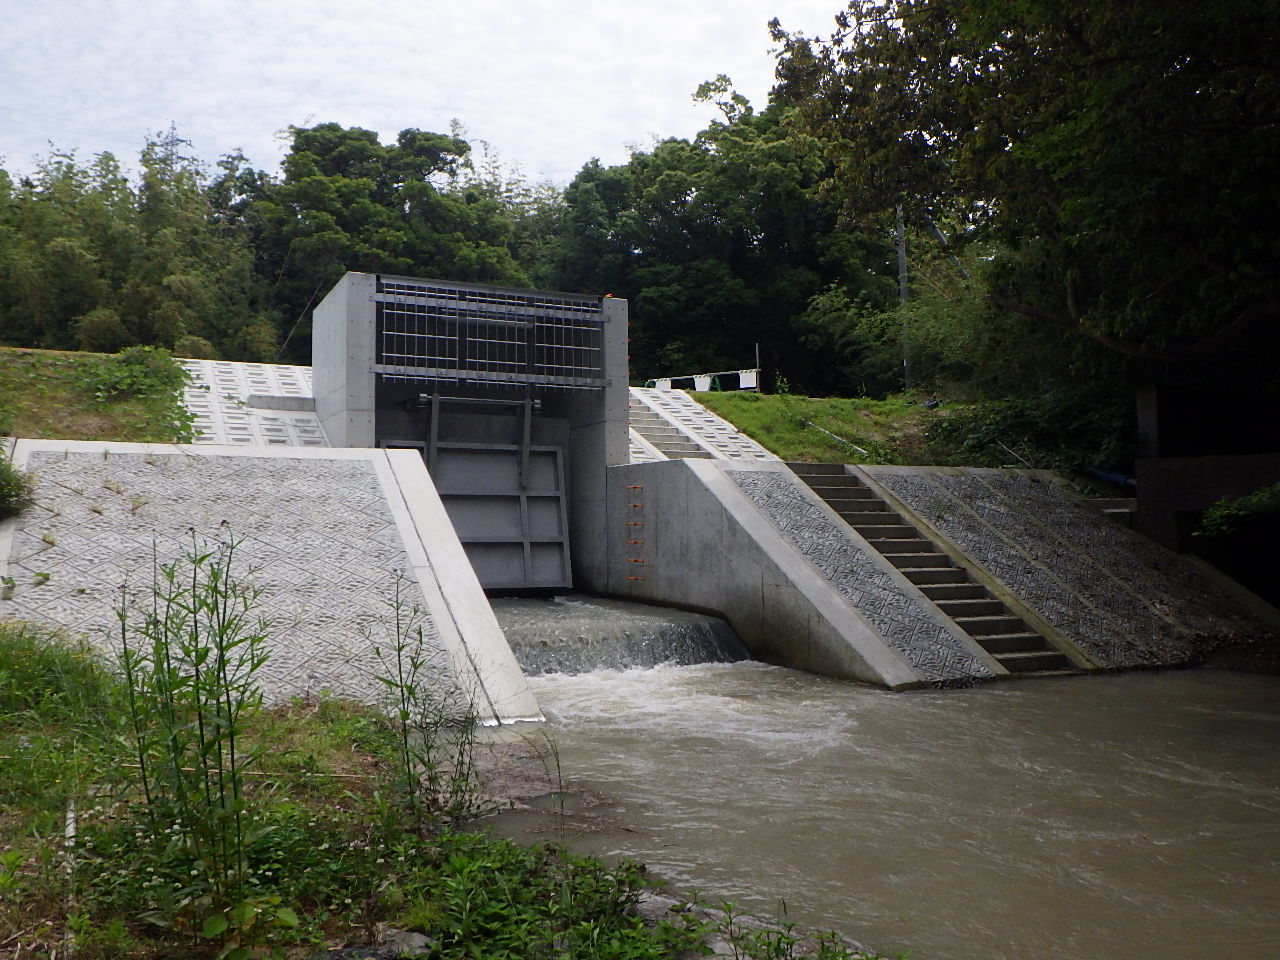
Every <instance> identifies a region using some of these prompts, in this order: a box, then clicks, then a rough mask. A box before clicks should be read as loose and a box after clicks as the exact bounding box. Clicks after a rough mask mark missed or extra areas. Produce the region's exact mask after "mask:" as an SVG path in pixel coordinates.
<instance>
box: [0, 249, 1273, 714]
mask: <svg viewBox="0 0 1280 960" xmlns="http://www.w3.org/2000/svg"><path fill="white" fill-rule="evenodd" d="M626 318H627V304H626V302H625V301H621V300H616V299H612V298H607V297H591V296H584V295H580V294H566V293H553V292H547V291H537V290H518V289H512V288H504V287H493V286H488V285H481V284H461V283H450V282H445V281H437V280H427V279H422V278H414V277H392V276H381V275H371V274H347V275H346V276H345V277H344V278H343V279H342V280H341V281H340V282H339V283H338V284H337V286H335V287H334V289H333V290H332V291H331V292H330V293H329V295H328V296H327V297H325V299H324V301H323V302H322V303H321V304H320V305H319V306H318V307H317V308H316V311H315V317H314V331H315V332H314V353H315V366H314V368H307V367H295V366H288V365H281V364H242V363H230V362H223V361H208V360H189V361H183V362H184V363H185V364H186V366H187V369H188V372H189V373H190V374H191V376H192V382H191V384H190V385H189V386H188V388H187V390H186V403H187V405H188V407H189V408H190V409H191V411H192V412H193V414H194V415H195V418H196V426H197V428H198V429H199V430H200V431H201V436H200V437H199V438H198V440H197V442H196V443H195V444H193V445H189V446H176V445H163V444H113V443H76V442H72V441H31V440H21V441H18V442H17V444H16V448H12V449H11V453H12V455H13V457H14V459H15V462H16V463H17V465H18V466H19V467H21V468H24V469H29V470H32V471H33V472H34V473H35V475H36V478H37V487H36V504H35V506H33V507H32V508H30V509H28V510H27V511H25V512H24V513H23V514H22V515H20V516H19V517H18V518H16V519H12V520H9V521H6V522H5V523H3V524H0V573H2V574H3V575H5V576H7V577H9V578H11V579H12V581H13V587H12V589H9V590H6V592H5V596H4V599H0V616H7V617H20V618H27V619H31V620H36V621H43V622H49V623H54V624H57V625H59V626H62V627H64V628H67V629H69V630H71V631H75V632H80V633H88V634H95V632H96V633H97V634H98V635H101V636H103V637H104V641H103V642H105V643H111V642H113V641H112V640H111V639H110V638H108V637H107V635H106V634H105V633H102V629H103V628H104V627H108V626H110V625H113V624H115V623H116V618H115V615H114V612H113V605H114V603H115V602H116V600H117V590H118V587H119V586H120V584H122V583H124V582H126V581H127V582H128V583H129V584H130V587H131V588H139V589H141V588H145V587H146V586H147V585H148V584H149V582H150V577H151V571H152V569H153V554H154V555H158V558H159V560H160V561H161V562H170V561H173V560H176V559H179V558H180V557H181V556H182V555H183V553H184V552H185V551H187V550H189V549H190V547H191V540H190V537H191V531H193V530H194V533H195V535H196V536H197V537H205V538H216V537H219V536H226V535H227V533H226V532H225V531H229V535H230V536H232V537H234V538H237V539H239V538H243V544H242V548H241V550H240V556H241V557H242V559H243V560H244V561H245V562H246V564H247V565H248V566H249V567H251V568H255V569H256V571H257V575H256V577H251V579H256V581H257V583H256V585H257V586H260V587H261V588H263V590H264V594H263V604H264V606H263V611H262V612H263V613H264V615H265V616H267V617H268V618H269V619H270V620H271V621H273V626H272V632H271V636H272V647H271V658H270V660H269V662H268V665H267V667H266V669H265V672H266V676H267V686H268V693H269V695H270V696H272V697H276V698H279V697H285V696H290V695H294V694H302V695H306V694H313V693H317V692H319V691H321V690H329V691H332V692H335V693H339V694H342V695H347V696H354V697H360V698H362V699H376V697H377V694H378V693H379V690H378V684H377V681H376V680H375V679H374V674H375V673H376V672H378V671H379V663H378V658H377V656H376V655H375V653H374V649H375V647H376V646H379V645H385V643H386V640H387V634H386V632H385V631H386V626H385V625H386V622H387V620H388V615H389V613H390V612H391V611H390V607H389V604H390V602H391V600H392V597H393V592H394V586H395V583H396V576H397V571H403V573H404V576H405V577H406V578H407V579H406V580H404V581H401V584H402V586H405V585H406V584H407V585H408V586H409V588H410V593H411V596H410V597H409V603H408V605H409V606H416V607H418V608H419V609H420V610H421V612H422V617H423V620H422V626H423V635H424V639H425V640H426V642H427V644H428V645H429V647H430V648H431V649H432V650H434V652H435V657H434V658H433V662H434V663H435V664H438V669H437V673H438V679H439V682H440V684H441V685H442V687H447V688H451V689H455V690H457V691H460V692H461V693H462V694H465V695H466V696H467V697H469V698H470V699H471V700H472V701H473V703H474V706H475V709H476V710H477V712H478V713H479V714H480V715H481V716H483V717H485V718H486V719H489V720H492V721H498V722H506V721H511V720H518V719H536V718H538V717H540V712H539V708H538V705H537V703H536V702H535V700H534V698H533V696H532V694H531V693H530V691H529V687H528V685H527V683H526V681H525V678H524V675H523V674H522V673H521V671H520V668H519V666H518V664H517V662H516V659H515V657H514V655H513V654H512V652H511V649H510V646H509V645H508V643H507V641H506V638H505V637H504V636H503V634H502V630H501V628H500V627H499V625H498V622H497V620H496V619H495V617H494V614H493V611H492V608H491V607H490V604H489V600H488V598H487V596H486V591H488V592H489V593H490V594H496V593H503V592H509V591H512V590H517V591H528V590H530V589H534V590H542V591H547V590H563V589H566V588H570V587H573V588H576V589H579V590H585V591H590V592H594V593H597V594H603V595H607V596H611V597H615V598H619V599H624V600H637V601H642V602H647V603H651V604H664V605H668V606H676V607H681V608H685V609H688V610H692V611H697V612H702V613H709V614H715V615H718V616H721V617H724V618H725V619H726V620H728V621H729V623H730V624H731V625H732V626H733V628H734V629H735V630H736V632H737V634H738V636H739V637H740V638H741V640H742V641H743V643H744V644H745V646H746V648H747V650H748V651H749V652H750V653H751V654H752V655H753V656H755V657H757V658H759V659H761V660H765V661H768V662H772V663H777V664H781V665H785V666H790V667H795V668H798V669H801V670H807V671H811V672H815V673H820V674H825V675H828V676H834V677H839V678H844V679H849V680H856V681H861V682H865V683H871V684H876V685H879V686H883V687H888V688H890V689H894V690H902V689H911V688H916V687H928V686H935V687H945V686H957V685H967V684H972V683H976V682H981V681H984V680H991V679H998V678H1007V677H1019V676H1054V675H1060V674H1072V673H1080V672H1084V671H1091V670H1098V669H1120V668H1127V667H1151V666H1162V665H1174V664H1181V663H1187V662H1193V661H1196V660H1198V659H1200V658H1203V657H1204V656H1205V655H1206V654H1207V653H1209V652H1211V651H1212V650H1214V649H1215V648H1217V647H1219V646H1222V645H1224V644H1232V643H1240V642H1247V641H1260V642H1264V643H1277V642H1280V614H1277V613H1276V611H1274V610H1272V609H1271V608H1269V607H1267V606H1266V605H1265V604H1262V603H1261V601H1258V600H1257V599H1256V598H1252V597H1250V596H1245V595H1243V593H1242V592H1239V588H1234V589H1233V585H1230V584H1228V583H1224V581H1223V579H1222V578H1220V577H1215V576H1214V575H1213V574H1212V573H1211V572H1209V571H1206V570H1204V569H1201V568H1200V567H1198V566H1196V565H1195V564H1193V563H1192V562H1190V561H1189V560H1187V559H1186V558H1183V557H1180V556H1178V555H1176V554H1174V553H1172V552H1170V551H1168V550H1165V549H1164V548H1162V547H1159V546H1158V545H1156V544H1154V543H1152V542H1151V541H1149V540H1146V539H1145V538H1143V537H1141V536H1139V535H1138V534H1135V533H1133V532H1132V531H1130V530H1127V529H1125V528H1123V527H1121V526H1119V525H1118V524H1115V523H1114V522H1113V521H1111V520H1109V519H1107V518H1106V517H1105V516H1104V515H1103V514H1102V513H1101V512H1099V511H1096V510H1093V509H1091V508H1089V507H1087V506H1085V505H1084V504H1083V503H1082V502H1080V501H1078V500H1076V499H1075V498H1074V497H1073V496H1071V495H1070V494H1069V493H1067V492H1066V491H1065V490H1064V489H1062V488H1061V487H1060V486H1059V485H1058V484H1057V483H1056V482H1055V481H1054V480H1053V478H1052V476H1051V475H1049V474H1044V473H1036V472H1034V471H1006V470H985V471H984V470H969V469H943V468H929V467H884V466H864V467H846V466H843V465H840V464H791V465H788V464H784V463H782V462H781V461H779V460H778V459H777V458H776V457H775V456H773V455H772V454H771V453H769V452H768V451H767V450H765V449H764V448H763V447H761V446H760V445H759V444H757V443H755V442H754V441H752V440H751V439H749V438H747V437H745V436H743V435H742V434H740V433H739V432H738V431H737V430H736V429H735V428H734V427H733V426H732V425H731V424H729V423H727V422H726V421H724V420H722V419H721V418H719V417H717V416H716V415H714V414H712V413H711V412H710V411H708V410H706V409H705V408H703V407H702V406H701V405H700V404H698V403H697V402H696V401H695V400H694V399H693V398H691V397H690V396H689V395H687V394H685V393H684V392H682V391H677V390H660V389H640V388H628V387H627V371H626V339H627V338H626ZM313 382H314V390H313V386H312V385H313ZM331 444H332V445H334V446H331ZM11 447H12V445H11ZM224 522H225V523H226V525H227V526H226V527H224V526H223V524H224Z"/></svg>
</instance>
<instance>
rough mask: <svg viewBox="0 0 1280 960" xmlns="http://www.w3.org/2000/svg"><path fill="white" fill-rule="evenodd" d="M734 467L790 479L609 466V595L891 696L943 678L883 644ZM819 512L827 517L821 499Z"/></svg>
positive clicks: (663, 466) (708, 465) (700, 464)
mask: <svg viewBox="0 0 1280 960" xmlns="http://www.w3.org/2000/svg"><path fill="white" fill-rule="evenodd" d="M726 466H728V467H732V468H735V469H747V470H755V471H764V472H767V473H769V474H773V475H777V476H781V477H783V478H786V479H787V480H788V481H789V482H794V481H793V480H792V479H791V474H790V471H788V470H787V469H786V467H785V466H784V465H782V464H763V463H762V464H758V465H755V464H753V465H750V466H749V467H748V466H747V465H746V464H729V465H726V464H723V463H719V462H714V461H710V460H668V461H665V462H660V463H643V464H632V465H630V466H623V467H612V468H610V470H609V482H608V488H609V492H608V495H609V507H610V509H609V517H610V529H609V531H608V543H609V581H608V584H607V587H608V590H609V592H610V593H612V594H614V595H615V596H619V597H626V598H629V599H637V600H648V601H651V602H654V603H666V604H673V605H677V606H683V607H687V608H690V609H695V610H701V611H705V612H710V613H716V614H719V615H720V616H723V617H725V618H727V619H728V620H729V622H730V623H731V624H732V625H733V627H734V629H735V630H736V631H737V633H738V635H739V637H741V638H742V641H743V643H744V644H746V646H747V649H749V650H750V651H751V652H752V654H753V655H754V656H756V657H759V658H760V659H762V660H766V661H769V662H773V663H781V664H785V665H786V666H791V667H795V668H797V669H801V670H809V671H812V672H814V673H820V674H825V675H827V676H834V677H841V678H844V679H850V680H861V681H864V682H867V683H874V684H878V685H881V686H886V687H890V688H893V689H907V688H911V687H919V686H926V685H928V684H930V683H931V682H935V678H931V677H928V676H926V675H923V674H922V673H921V671H920V670H918V669H917V668H916V667H914V666H913V665H912V664H911V663H910V662H908V660H907V659H906V658H905V657H904V656H903V655H902V654H901V653H899V652H897V651H895V650H894V649H893V648H892V647H891V646H890V645H889V644H888V643H886V641H885V638H884V635H883V634H882V633H881V631H880V630H879V629H878V628H877V627H876V626H874V625H873V623H872V622H871V620H870V619H869V618H868V616H867V615H865V614H863V613H861V612H860V611H859V610H858V609H857V608H856V607H854V606H853V605H852V604H851V603H850V601H849V599H848V598H847V597H846V596H845V595H843V594H842V593H841V591H840V590H839V588H838V587H837V586H836V585H834V584H833V583H832V582H831V581H830V580H829V579H828V578H827V577H825V576H824V575H823V574H822V573H821V572H820V571H819V570H818V569H817V568H816V567H815V566H814V565H813V564H812V563H811V562H810V561H809V560H808V559H806V558H805V556H804V555H803V554H802V553H800V552H799V551H798V550H797V549H796V547H795V546H794V545H793V544H792V543H791V542H789V541H788V539H787V538H786V537H785V536H784V534H783V533H782V531H781V530H780V529H779V527H778V526H777V524H776V523H775V522H773V521H772V520H771V519H770V518H769V517H767V516H766V515H765V514H764V513H763V512H762V511H761V509H760V508H759V507H758V506H757V505H756V504H755V503H753V502H752V501H751V500H750V499H749V498H748V497H747V496H746V494H745V493H744V492H743V489H742V488H741V487H740V486H739V485H738V483H737V482H735V480H734V479H733V478H732V477H731V476H730V473H729V472H728V470H727V469H726ZM813 507H814V509H815V510H817V511H824V510H825V511H827V512H828V513H829V510H828V508H826V506H825V504H822V503H821V502H820V501H817V500H816V499H815V500H814V501H813ZM832 516H833V515H832ZM629 524H642V526H641V525H637V526H628V525H629ZM632 540H634V541H642V542H636V543H628V541H632Z"/></svg>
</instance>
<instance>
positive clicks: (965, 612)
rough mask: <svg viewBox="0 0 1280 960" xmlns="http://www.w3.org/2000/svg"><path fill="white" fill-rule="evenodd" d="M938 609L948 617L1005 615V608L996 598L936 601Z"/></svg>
mask: <svg viewBox="0 0 1280 960" xmlns="http://www.w3.org/2000/svg"><path fill="white" fill-rule="evenodd" d="M933 602H934V603H936V604H937V605H938V609H939V610H941V611H942V612H943V613H945V614H946V615H947V616H948V617H952V618H955V617H981V616H990V615H992V614H1001V613H1005V612H1006V611H1005V606H1004V604H1003V603H1001V602H1000V601H999V600H996V599H995V598H994V597H978V598H965V599H963V600H934V601H933Z"/></svg>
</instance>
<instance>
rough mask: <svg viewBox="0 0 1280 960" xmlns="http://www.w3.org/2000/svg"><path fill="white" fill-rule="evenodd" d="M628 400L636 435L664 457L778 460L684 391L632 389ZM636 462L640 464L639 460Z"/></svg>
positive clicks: (633, 429)
mask: <svg viewBox="0 0 1280 960" xmlns="http://www.w3.org/2000/svg"><path fill="white" fill-rule="evenodd" d="M628 401H629V403H628V406H629V412H630V420H631V429H632V433H633V434H639V436H640V437H642V438H643V439H644V440H645V441H647V443H648V444H649V445H651V446H652V447H653V448H656V450H657V451H658V452H659V453H660V455H661V456H665V457H670V458H672V459H676V458H681V457H697V458H704V459H715V460H745V461H748V462H755V461H759V462H770V461H777V459H778V458H777V457H775V456H774V455H773V454H772V453H770V452H769V451H768V450H766V449H765V448H764V447H762V446H760V444H758V443H756V442H755V441H754V440H752V439H751V438H750V437H748V436H747V435H746V434H745V433H742V432H741V431H739V430H738V428H737V427H735V426H734V425H733V424H731V423H730V422H729V421H728V420H725V419H723V418H722V417H719V416H717V415H716V414H714V413H712V412H711V411H710V410H708V409H707V408H706V407H704V406H703V405H702V404H700V403H698V401H697V400H695V399H694V398H693V397H691V396H689V394H687V393H685V391H683V390H655V389H653V388H652V387H632V388H631V389H630V392H629V394H628ZM644 459H649V458H648V457H645V458H644ZM632 460H633V462H636V458H635V457H633V458H632Z"/></svg>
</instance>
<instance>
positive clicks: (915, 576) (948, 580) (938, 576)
mask: <svg viewBox="0 0 1280 960" xmlns="http://www.w3.org/2000/svg"><path fill="white" fill-rule="evenodd" d="M946 559H947V561H948V562H950V559H951V558H950V557H947V558H946ZM894 566H895V567H898V568H899V569H902V566H901V564H897V563H895V564H894ZM902 573H903V576H905V577H906V578H907V579H908V580H910V581H911V582H912V583H914V584H915V585H916V586H918V587H923V586H942V585H943V584H946V585H948V586H950V585H955V586H961V585H963V586H968V585H969V571H967V570H965V569H964V568H962V567H954V566H953V567H915V568H912V569H903V570H902Z"/></svg>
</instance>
